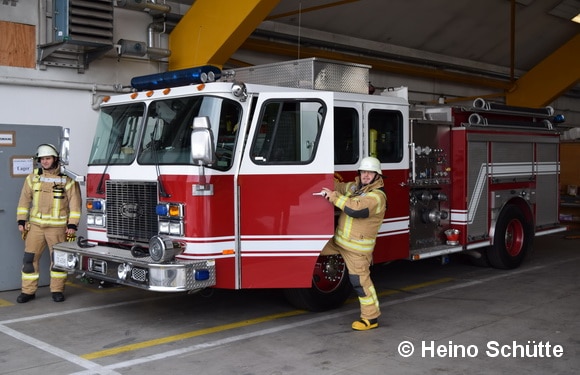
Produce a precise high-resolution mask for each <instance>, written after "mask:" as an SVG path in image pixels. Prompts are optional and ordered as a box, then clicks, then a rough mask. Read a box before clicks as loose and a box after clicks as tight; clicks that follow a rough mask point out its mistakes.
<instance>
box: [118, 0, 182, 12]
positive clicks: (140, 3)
mask: <svg viewBox="0 0 580 375" xmlns="http://www.w3.org/2000/svg"><path fill="white" fill-rule="evenodd" d="M117 8H125V9H131V10H140V11H144V12H149V11H152V10H154V11H158V12H161V13H169V12H171V6H170V5H167V4H157V3H156V2H155V1H146V0H117Z"/></svg>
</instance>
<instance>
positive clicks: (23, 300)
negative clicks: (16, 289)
mask: <svg viewBox="0 0 580 375" xmlns="http://www.w3.org/2000/svg"><path fill="white" fill-rule="evenodd" d="M34 297H36V294H26V293H20V295H19V296H18V298H16V302H18V303H26V302H28V301H32V300H33V299H34Z"/></svg>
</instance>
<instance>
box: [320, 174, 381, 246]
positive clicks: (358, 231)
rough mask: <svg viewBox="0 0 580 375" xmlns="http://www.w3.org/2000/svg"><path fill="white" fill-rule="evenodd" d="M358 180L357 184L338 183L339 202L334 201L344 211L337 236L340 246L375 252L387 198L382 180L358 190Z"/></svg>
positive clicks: (337, 199)
mask: <svg viewBox="0 0 580 375" xmlns="http://www.w3.org/2000/svg"><path fill="white" fill-rule="evenodd" d="M359 184H360V180H359V177H357V178H356V179H355V181H354V182H347V183H344V182H337V183H335V191H336V192H337V193H338V195H336V199H331V202H332V203H333V204H334V205H335V206H336V207H338V208H339V209H340V210H341V213H340V217H339V218H338V225H337V227H336V233H335V236H334V239H335V241H336V242H337V244H339V245H340V246H341V247H343V248H345V249H348V250H353V251H360V252H365V253H366V252H372V251H373V249H374V247H375V243H376V239H377V233H378V231H379V229H380V227H381V224H382V222H383V218H384V216H385V211H386V209H387V196H386V195H385V192H384V190H383V186H384V184H383V179H382V178H379V179H377V180H376V181H374V182H372V183H370V184H369V185H367V186H363V187H360V188H358V187H359Z"/></svg>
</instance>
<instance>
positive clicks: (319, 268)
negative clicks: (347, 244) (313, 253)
mask: <svg viewBox="0 0 580 375" xmlns="http://www.w3.org/2000/svg"><path fill="white" fill-rule="evenodd" d="M351 291H352V287H351V285H350V281H349V279H348V271H347V269H346V264H345V263H344V259H342V257H341V256H340V255H321V256H319V257H318V260H317V261H316V265H315V266H314V274H313V275H312V287H310V288H296V289H286V290H285V291H284V295H285V296H286V299H287V300H288V302H290V303H291V304H292V305H293V306H294V307H296V308H299V309H304V310H309V311H325V310H330V309H334V308H337V307H339V306H341V305H342V304H343V303H344V301H346V299H347V298H348V296H349V295H350V293H351Z"/></svg>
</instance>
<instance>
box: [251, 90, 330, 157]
mask: <svg viewBox="0 0 580 375" xmlns="http://www.w3.org/2000/svg"><path fill="white" fill-rule="evenodd" d="M324 114H325V107H324V104H323V103H322V102H319V101H315V100H304V101H300V100H294V99H288V100H272V101H269V102H266V103H265V105H264V108H263V109H262V112H261V113H260V119H259V126H258V131H257V133H256V134H257V135H256V137H255V138H254V141H253V143H252V149H251V157H252V160H253V161H254V162H255V163H257V164H305V163H308V162H309V161H311V160H312V158H313V157H314V154H315V152H316V147H317V143H318V138H319V137H320V131H321V126H322V121H323V117H324Z"/></svg>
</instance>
